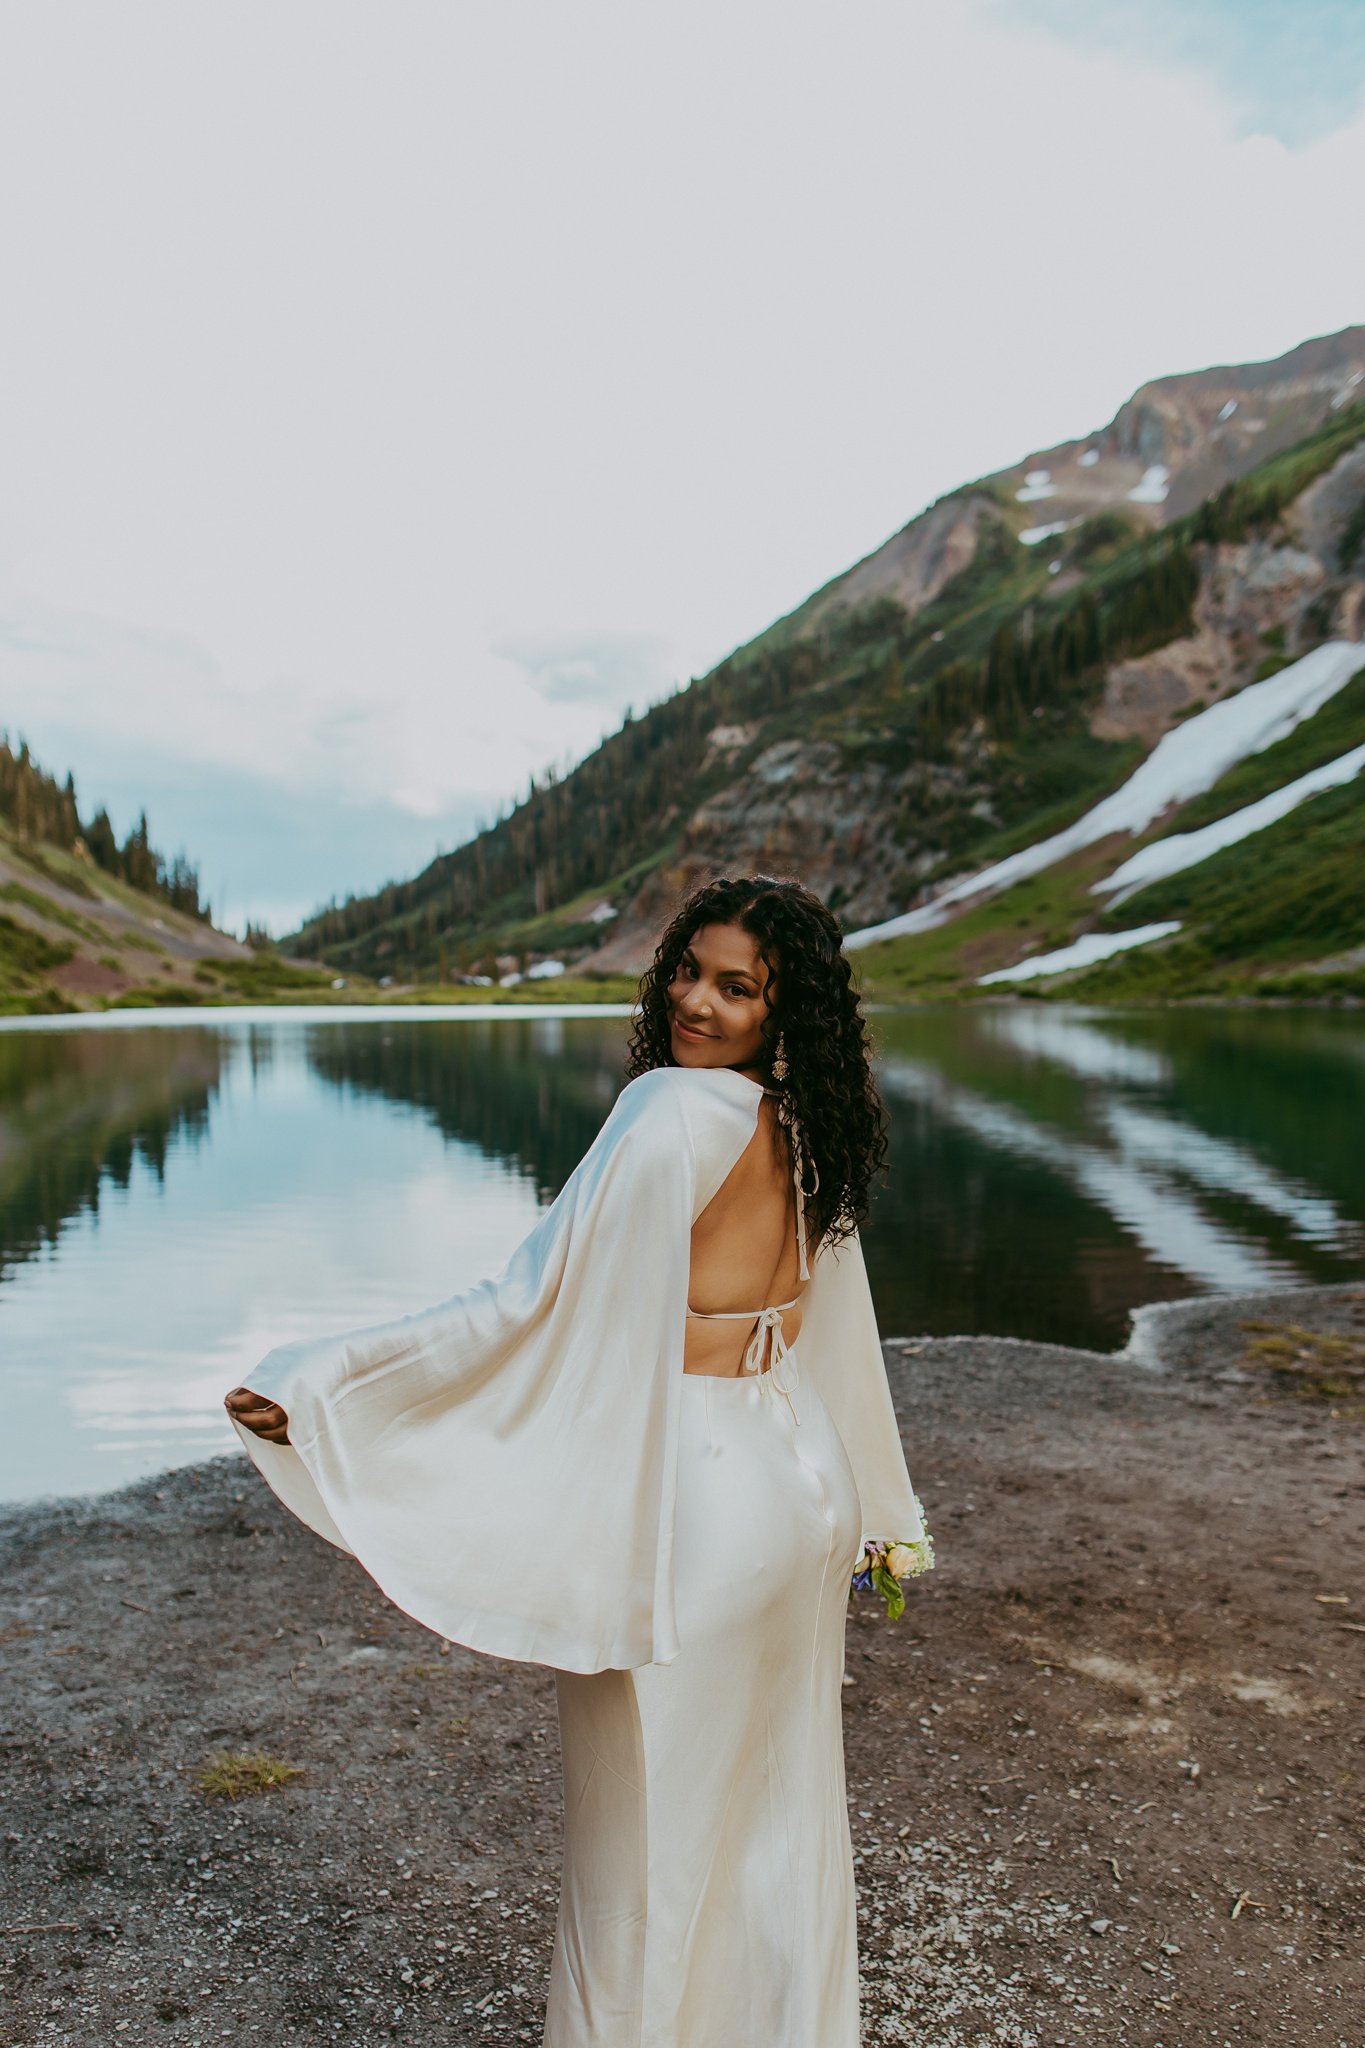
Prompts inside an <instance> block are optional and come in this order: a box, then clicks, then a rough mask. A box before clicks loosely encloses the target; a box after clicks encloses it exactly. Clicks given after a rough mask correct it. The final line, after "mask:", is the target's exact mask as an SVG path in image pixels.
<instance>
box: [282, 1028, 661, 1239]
mask: <svg viewBox="0 0 1365 2048" xmlns="http://www.w3.org/2000/svg"><path fill="white" fill-rule="evenodd" d="M623 1039H624V1027H623V1026H621V1027H615V1028H613V1027H611V1026H607V1027H603V1026H594V1027H590V1028H587V1029H585V1028H584V1026H583V1025H582V1024H581V1023H575V1022H568V1021H566V1020H565V1019H563V1018H559V1017H540V1018H535V1019H532V1020H529V1021H525V1020H522V1019H520V1018H512V1019H508V1020H506V1021H503V1020H501V1019H493V1018H485V1019H480V1020H476V1021H475V1022H473V1023H469V1024H466V1023H463V1022H460V1021H453V1020H452V1021H448V1022H440V1023H434V1024H431V1025H429V1026H427V1027H425V1028H424V1029H422V1030H420V1031H413V1030H411V1029H409V1028H407V1027H405V1026H404V1025H402V1024H396V1025H395V1024H384V1025H375V1026H367V1025H353V1026H351V1027H350V1028H349V1029H347V1030H345V1031H331V1030H327V1029H325V1028H324V1029H319V1030H316V1031H314V1032H312V1033H310V1035H309V1039H308V1057H309V1059H310V1061H311V1063H312V1065H313V1068H314V1071H315V1072H316V1073H318V1074H320V1075H321V1076H322V1077H323V1079H324V1080H326V1081H329V1082H331V1083H332V1085H333V1086H334V1087H337V1088H340V1089H343V1090H351V1091H353V1092H356V1093H360V1094H369V1095H375V1096H380V1097H382V1098H383V1099H384V1100H386V1101H388V1102H392V1103H401V1104H404V1105H405V1106H406V1107H408V1108H410V1109H416V1110H419V1111H420V1112H422V1114H423V1115H424V1116H426V1117H428V1118H429V1119H430V1121H431V1122H432V1123H433V1124H434V1125H435V1127H436V1129H437V1130H439V1131H441V1132H443V1133H444V1134H445V1136H446V1137H447V1138H455V1139H459V1140H461V1141H463V1142H464V1143H467V1144H470V1145H475V1146H477V1147H478V1149H479V1151H480V1152H482V1153H483V1154H484V1156H485V1157H486V1158H489V1159H497V1160H501V1161H502V1162H503V1163H504V1164H506V1165H507V1166H509V1167H511V1168H512V1169H513V1170H514V1171H515V1172H517V1173H519V1174H521V1175H523V1176H524V1177H525V1178H526V1179H527V1180H528V1181H529V1182H530V1183H531V1185H532V1186H533V1187H534V1189H535V1191H536V1193H537V1194H538V1195H539V1197H540V1199H541V1200H542V1201H545V1202H549V1201H553V1199H554V1197H555V1196H556V1195H557V1194H558V1193H559V1191H560V1189H561V1188H562V1187H563V1185H564V1183H565V1181H566V1180H567V1179H568V1177H569V1175H570V1174H571V1173H572V1172H573V1170H574V1168H575V1166H577V1164H578V1162H579V1160H580V1159H581V1158H582V1157H583V1154H584V1153H585V1152H586V1151H587V1149H588V1147H589V1145H591V1143H592V1141H593V1139H594V1138H595V1137H596V1136H597V1133H598V1131H599V1130H600V1129H601V1127H602V1123H603V1121H604V1119H605V1117H606V1115H607V1112H608V1110H609V1109H610V1108H611V1105H612V1103H613V1102H614V1101H615V1099H616V1095H617V1092H618V1090H619V1089H620V1087H621V1066H622V1060H623V1051H622V1046H623Z"/></svg>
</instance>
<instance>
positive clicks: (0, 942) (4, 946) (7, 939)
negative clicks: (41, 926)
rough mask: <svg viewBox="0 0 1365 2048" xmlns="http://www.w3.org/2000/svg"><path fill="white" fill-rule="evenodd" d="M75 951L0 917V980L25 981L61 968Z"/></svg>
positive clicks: (10, 918) (12, 919)
mask: <svg viewBox="0 0 1365 2048" xmlns="http://www.w3.org/2000/svg"><path fill="white" fill-rule="evenodd" d="M75 950H76V949H75V947H74V946H66V945H60V944H54V943H53V941H52V940H51V939H46V938H44V937H43V934H42V933H41V932H35V931H34V930H33V929H32V928H31V926H29V925H26V924H20V923H19V922H18V921H17V919H15V918H12V917H5V916H4V915H3V914H0V978H3V979H6V980H7V979H9V978H10V977H11V976H16V975H17V976H22V977H25V978H27V977H28V976H30V975H34V974H44V973H46V972H47V971H48V969H50V968H53V967H64V966H65V965H66V963H67V961H68V960H69V959H70V958H71V956H72V954H73V953H74V952H75Z"/></svg>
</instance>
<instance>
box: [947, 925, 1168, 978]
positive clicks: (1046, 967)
mask: <svg viewBox="0 0 1365 2048" xmlns="http://www.w3.org/2000/svg"><path fill="white" fill-rule="evenodd" d="M1179 930H1180V920H1179V918H1166V919H1165V920H1164V921H1163V922H1162V923H1160V924H1143V925H1138V926H1137V927H1136V928H1135V929H1134V930H1133V931H1131V932H1086V933H1085V935H1084V937H1083V938H1079V939H1077V940H1076V941H1075V942H1074V943H1073V944H1072V945H1070V946H1059V947H1058V948H1057V950H1056V952H1055V953H1036V954H1034V956H1033V957H1032V959H1029V960H1019V961H1016V963H1015V965H1014V966H1013V967H997V968H996V970H995V972H994V974H978V975H977V977H976V979H977V985H978V986H979V987H981V988H985V987H987V986H988V985H989V984H990V983H991V982H993V981H1034V980H1036V978H1037V977H1038V976H1039V975H1040V974H1067V973H1069V972H1070V971H1071V970H1072V969H1073V968H1076V967H1091V966H1093V965H1094V963H1095V961H1097V960H1108V959H1109V958H1110V957H1111V955H1112V954H1114V953H1126V952H1128V951H1129V949H1130V948H1131V947H1133V946H1147V945H1150V944H1151V942H1152V940H1153V939H1165V938H1169V936H1170V934H1171V933H1172V932H1178V931H1179Z"/></svg>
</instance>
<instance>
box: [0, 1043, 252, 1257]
mask: <svg viewBox="0 0 1365 2048" xmlns="http://www.w3.org/2000/svg"><path fill="white" fill-rule="evenodd" d="M222 1051H223V1048H222V1041H221V1039H219V1038H218V1037H217V1036H216V1035H215V1034H213V1033H211V1032H207V1031H184V1032H177V1033H176V1034H175V1036H174V1038H161V1039H155V1038H151V1037H149V1036H144V1035H141V1034H139V1035H137V1036H132V1035H129V1034H123V1035H121V1036H120V1037H118V1038H117V1039H114V1038H110V1039H107V1040H105V1041H103V1042H101V1041H100V1040H99V1039H97V1038H96V1037H95V1036H94V1035H93V1034H76V1033H72V1034H71V1035H70V1036H66V1035H58V1034H56V1033H52V1034H48V1035H43V1036H39V1035H37V1034H34V1035H33V1036H32V1037H30V1036H29V1035H27V1034H16V1035H14V1036H3V1037H0V1280H3V1278H4V1276H5V1274H6V1273H7V1272H8V1271H9V1270H10V1269H11V1268H12V1267H13V1266H14V1265H15V1264H16V1263H17V1262H18V1261H19V1260H21V1259H28V1258H32V1257H33V1256H34V1255H35V1254H36V1253H37V1252H39V1251H40V1250H41V1249H42V1248H43V1247H44V1246H52V1245H55V1243H56V1241H57V1239H58V1237H59V1235H60V1233H61V1230H62V1227H63V1225H65V1224H66V1223H68V1222H69V1221H70V1220H71V1218H72V1217H75V1216H79V1215H82V1214H89V1215H91V1216H94V1215H96V1214H97V1213H98V1210H99V1205H100V1197H101V1192H102V1190H108V1189H111V1188H118V1189H124V1190H126V1189H127V1188H128V1186H129V1184H130V1182H131V1180H132V1177H133V1172H134V1168H135V1167H136V1166H138V1165H142V1166H144V1167H146V1168H147V1169H148V1171H149V1172H150V1173H151V1174H152V1176H153V1178H154V1179H155V1180H157V1181H158V1182H164V1180H165V1174H166V1160H167V1155H168V1153H169V1151H170V1148H171V1145H172V1143H173V1142H174V1141H176V1140H177V1139H179V1140H183V1141H184V1142H186V1143H188V1144H191V1145H194V1144H198V1143H200V1142H201V1141H202V1140H203V1139H204V1138H205V1137H206V1136H207V1134H208V1129H209V1112H210V1104H211V1102H212V1098H213V1095H214V1093H215V1091H216V1089H217V1087H218V1083H219V1078H220V1073H221V1068H222Z"/></svg>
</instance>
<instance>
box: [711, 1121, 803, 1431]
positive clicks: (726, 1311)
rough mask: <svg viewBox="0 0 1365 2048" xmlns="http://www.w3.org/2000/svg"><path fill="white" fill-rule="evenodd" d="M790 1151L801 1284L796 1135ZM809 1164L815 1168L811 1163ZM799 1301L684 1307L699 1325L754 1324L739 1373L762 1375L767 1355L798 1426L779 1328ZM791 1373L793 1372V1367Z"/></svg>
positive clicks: (795, 1297) (784, 1343) (800, 1190)
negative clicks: (783, 1318) (737, 1305)
mask: <svg viewBox="0 0 1365 2048" xmlns="http://www.w3.org/2000/svg"><path fill="white" fill-rule="evenodd" d="M791 1149H792V1185H793V1186H794V1188H795V1190H796V1253H797V1261H798V1271H799V1276H800V1278H801V1280H802V1281H803V1282H804V1281H806V1280H809V1279H810V1263H809V1258H808V1255H807V1249H806V1190H805V1188H804V1186H803V1185H802V1180H801V1155H802V1152H803V1151H804V1149H805V1148H804V1146H803V1145H802V1144H801V1143H800V1142H799V1140H798V1138H797V1136H796V1133H795V1132H793V1133H792V1139H791ZM811 1164H812V1166H814V1161H812V1162H811ZM819 1186H820V1176H819V1170H818V1169H816V1176H815V1186H814V1187H813V1188H812V1189H811V1193H812V1194H814V1193H815V1192H816V1190H817V1189H818V1188H819ZM800 1299H801V1297H800V1295H799V1294H798V1295H793V1297H792V1299H791V1300H790V1301H779V1302H774V1303H772V1304H771V1305H770V1306H769V1307H767V1308H752V1309H751V1308H712V1309H703V1308H693V1306H692V1304H691V1302H689V1303H688V1305H687V1313H688V1315H689V1316H691V1317H692V1318H693V1320H694V1321H696V1322H699V1323H748V1322H752V1323H753V1325H754V1332H753V1335H752V1336H751V1337H750V1339H749V1342H748V1344H747V1345H746V1346H745V1348H744V1358H743V1362H742V1364H741V1367H740V1370H741V1372H744V1373H748V1374H752V1375H755V1376H757V1375H761V1374H762V1373H763V1357H764V1353H765V1352H766V1353H767V1354H768V1370H767V1374H766V1378H767V1379H768V1381H769V1383H770V1384H771V1385H772V1386H773V1387H775V1388H776V1390H777V1392H778V1393H779V1394H781V1395H782V1397H783V1398H784V1400H785V1401H786V1403H787V1406H788V1408H790V1409H791V1412H792V1420H793V1421H794V1422H797V1423H799V1422H800V1420H801V1417H800V1416H799V1415H798V1414H797V1412H796V1403H795V1401H794V1400H793V1398H792V1386H791V1382H790V1379H789V1377H788V1374H787V1369H786V1367H787V1361H788V1359H789V1358H790V1357H791V1347H790V1345H789V1344H788V1343H787V1339H786V1336H785V1334H784V1332H783V1329H782V1317H783V1315H784V1314H785V1313H786V1311H787V1310H788V1309H789V1308H795V1307H796V1304H797V1302H798V1301H799V1300H800ZM791 1370H792V1371H795V1365H794V1364H793V1365H792V1368H791Z"/></svg>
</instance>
